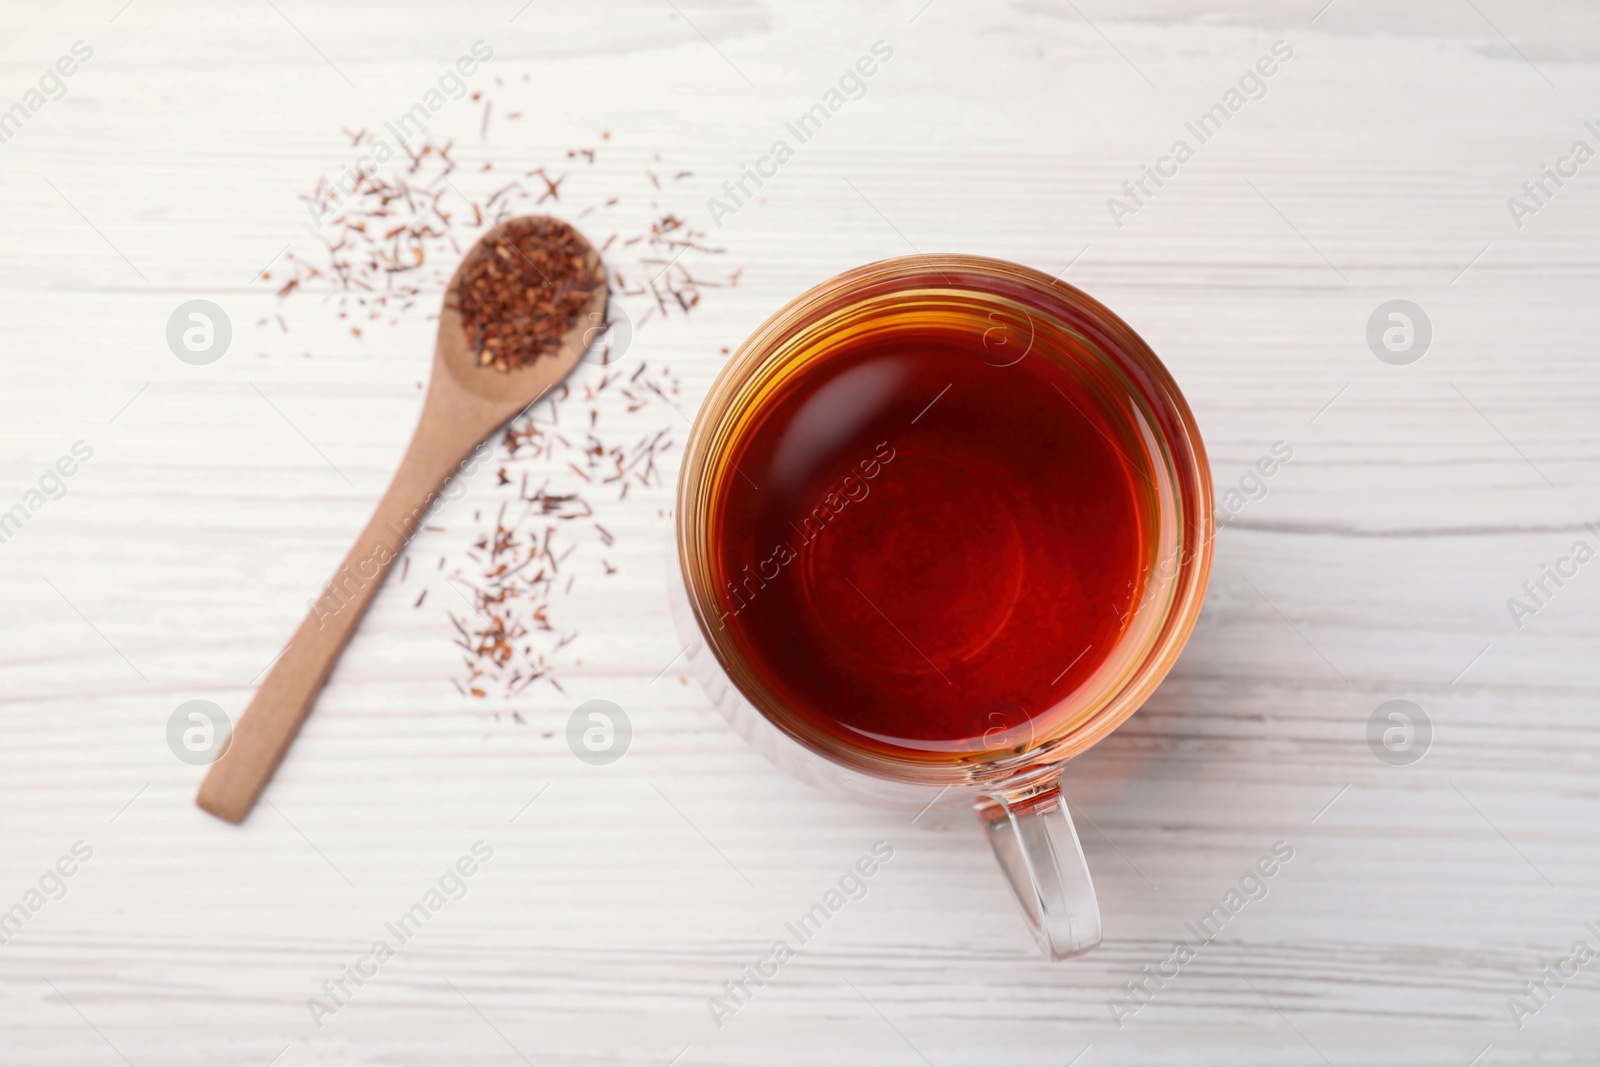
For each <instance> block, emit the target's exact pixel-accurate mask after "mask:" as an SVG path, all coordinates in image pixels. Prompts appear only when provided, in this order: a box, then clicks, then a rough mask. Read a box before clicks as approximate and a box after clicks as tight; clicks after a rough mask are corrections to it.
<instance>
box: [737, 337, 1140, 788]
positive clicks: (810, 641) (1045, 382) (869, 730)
mask: <svg viewBox="0 0 1600 1067" xmlns="http://www.w3.org/2000/svg"><path fill="white" fill-rule="evenodd" d="M993 340H994V339H993V338H986V337H985V335H984V333H983V332H982V331H981V330H979V329H975V328H970V327H968V328H953V327H952V326H951V325H950V324H948V323H944V324H934V325H929V326H927V327H925V328H919V327H917V326H915V325H914V324H913V325H910V326H908V325H905V324H904V323H902V324H901V325H900V326H899V327H897V328H894V329H888V330H884V329H877V330H862V331H860V333H859V335H858V337H856V338H854V339H848V340H846V341H845V342H843V343H839V342H837V341H835V342H834V343H833V345H832V347H831V348H830V349H829V351H828V353H827V354H826V355H825V356H823V357H821V358H817V359H813V360H811V361H810V362H809V363H806V364H805V365H804V366H803V367H802V368H801V369H799V370H797V371H795V372H794V373H793V374H792V375H791V376H790V377H789V378H788V379H787V380H785V381H783V382H782V383H781V384H780V385H779V386H778V387H776V388H773V389H771V390H769V391H768V393H767V394H766V396H765V398H764V399H763V400H762V401H761V407H760V410H759V411H757V412H756V413H755V414H754V416H753V417H751V418H750V419H749V420H748V421H747V422H746V423H745V426H746V429H744V430H743V431H741V433H740V435H738V436H736V437H735V438H734V440H733V441H732V442H731V444H730V447H729V448H728V449H727V454H726V456H725V457H723V459H722V462H725V463H731V464H733V465H735V466H736V473H735V474H733V475H732V476H730V477H728V478H727V479H725V480H724V481H723V483H722V484H724V485H726V486H727V488H726V490H725V491H724V492H723V493H722V495H721V497H720V499H718V500H716V501H714V503H713V514H712V515H711V517H710V533H711V542H710V543H711V550H712V561H713V565H714V567H715V570H716V576H715V580H716V583H717V587H718V589H719V590H720V591H721V597H720V599H721V603H720V604H719V605H718V606H717V612H718V618H716V619H714V620H712V623H711V624H712V625H714V626H726V627H727V628H729V629H730V630H731V631H732V635H733V637H734V640H735V643H736V646H737V647H738V649H739V650H740V652H741V654H742V655H743V657H744V658H745V660H746V661H747V663H748V665H749V666H750V668H751V669H752V670H753V671H754V673H755V674H756V675H757V676H758V677H759V678H760V680H761V683H762V684H763V685H765V686H766V687H767V688H768V689H769V690H770V692H771V693H772V694H773V695H774V696H775V697H776V699H777V700H778V701H779V702H781V703H782V704H783V705H785V706H786V707H787V709H788V710H789V711H790V712H791V713H793V714H795V715H799V716H801V717H803V718H804V719H806V720H808V721H809V722H810V723H811V724H812V725H813V726H815V727H816V728H818V729H821V730H823V731H825V732H826V733H828V734H831V735H832V736H834V737H836V738H837V739H838V740H840V741H843V742H844V743H846V744H848V745H851V746H854V747H858V748H866V749H868V750H873V751H878V752H882V753H886V754H899V755H913V758H921V759H927V758H934V759H940V758H961V754H970V753H975V752H981V751H993V750H996V749H1001V748H1007V747H1021V746H1025V745H1027V744H1029V743H1030V741H1031V735H1032V733H1033V732H1034V731H1036V730H1040V729H1044V728H1047V725H1048V724H1046V723H1044V722H1042V721H1040V720H1041V718H1042V717H1045V716H1047V715H1048V713H1049V712H1050V710H1051V709H1052V708H1053V707H1055V706H1056V705H1057V704H1058V703H1059V702H1060V701H1062V700H1064V699H1065V698H1066V697H1068V696H1069V695H1070V694H1072V692H1073V690H1074V689H1075V688H1076V687H1077V685H1078V684H1079V683H1080V682H1082V681H1083V680H1084V679H1086V678H1088V677H1089V675H1090V674H1091V673H1092V672H1093V671H1094V670H1095V668H1096V667H1097V666H1098V665H1099V664H1100V663H1101V662H1102V661H1103V660H1104V659H1105V658H1106V656H1107V655H1108V654H1109V653H1110V652H1111V650H1112V648H1113V647H1114V646H1115V645H1116V643H1117V640H1118V638H1119V635H1120V634H1121V632H1122V630H1123V627H1124V624H1125V622H1126V620H1127V619H1128V617H1129V616H1130V614H1131V612H1132V611H1133V606H1134V604H1135V602H1136V600H1137V597H1138V596H1139V592H1140V587H1141V584H1142V577H1143V574H1144V572H1145V570H1146V568H1147V567H1148V564H1149V561H1148V559H1147V558H1146V555H1147V547H1146V546H1147V545H1148V543H1149V542H1150V540H1151V530H1150V525H1151V521H1150V519H1149V518H1147V517H1143V516H1141V511H1140V509H1141V508H1142V507H1148V506H1150V504H1149V499H1148V495H1147V492H1145V491H1142V490H1147V489H1148V486H1147V485H1146V484H1145V483H1146V482H1148V480H1149V477H1150V476H1149V474H1148V473H1147V471H1146V470H1141V469H1138V468H1136V467H1134V466H1133V465H1132V464H1133V463H1134V462H1135V458H1134V457H1138V460H1140V461H1143V460H1144V459H1145V457H1144V453H1143V451H1142V450H1138V449H1136V448H1133V447H1129V446H1127V445H1126V444H1124V445H1118V444H1115V443H1113V442H1114V441H1123V442H1127V441H1128V440H1129V430H1128V427H1129V425H1130V424H1131V423H1130V420H1129V419H1128V418H1127V417H1126V415H1125V413H1123V412H1119V411H1118V410H1117V408H1116V405H1117V403H1118V401H1117V399H1116V398H1115V395H1114V391H1107V390H1105V389H1093V390H1091V389H1089V388H1087V387H1086V386H1082V385H1080V384H1079V381H1080V379H1082V378H1083V375H1081V374H1074V373H1073V372H1071V371H1070V370H1069V369H1065V368H1064V366H1063V363H1062V361H1063V360H1068V361H1070V360H1071V359H1073V358H1077V357H1074V356H1073V355H1072V354H1067V355H1062V354H1060V353H1056V354H1052V353H1043V352H1039V351H1029V352H1028V354H1027V355H1025V356H1024V357H1022V358H1020V359H1017V358H1016V357H1014V356H1011V355H1009V353H1012V352H1016V351H1019V350H1020V349H1021V346H1020V345H1019V344H1013V346H1012V347H1011V348H1005V347H1004V345H1001V346H996V345H994V344H992V341H993ZM1024 340H1026V338H1024ZM997 353H998V354H999V355H1002V356H1004V358H997ZM1004 363H1009V365H998V364H1004ZM1122 402H1123V403H1125V402H1126V401H1125V399H1124V400H1123V401H1122ZM941 754H944V755H941Z"/></svg>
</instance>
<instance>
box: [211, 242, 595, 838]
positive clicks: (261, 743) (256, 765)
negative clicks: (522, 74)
mask: <svg viewBox="0 0 1600 1067" xmlns="http://www.w3.org/2000/svg"><path fill="white" fill-rule="evenodd" d="M540 221H543V220H541V219H540V218H538V217H528V218H523V219H514V220H511V222H510V223H509V224H510V225H512V226H516V225H518V224H521V223H538V222H540ZM552 221H553V220H552ZM561 225H565V224H561ZM498 232H499V230H498V228H497V229H496V230H495V231H492V233H491V234H490V235H485V238H483V239H480V240H479V241H478V243H477V244H476V245H474V246H473V247H472V250H471V251H470V252H468V253H467V256H466V257H465V258H464V259H463V260H462V267H465V266H466V265H467V264H468V263H470V262H472V261H473V259H474V257H477V256H483V255H490V254H492V253H491V252H490V250H489V246H488V244H487V239H488V237H489V236H492V235H493V234H497V233H498ZM578 241H579V242H580V243H581V245H582V247H583V249H584V260H585V265H586V269H587V270H589V271H590V272H592V274H593V275H594V276H595V277H596V278H598V279H599V284H598V286H597V287H596V288H595V290H594V292H593V293H592V294H591V295H590V297H589V302H588V303H587V304H586V305H585V306H584V308H583V310H582V311H581V312H580V313H579V315H578V317H577V318H576V319H575V320H574V324H573V326H572V328H571V329H569V330H568V331H567V333H566V335H565V336H564V337H563V338H562V340H561V348H560V350H559V351H558V352H555V353H553V354H547V355H545V356H543V357H541V358H539V359H537V360H535V361H533V362H532V363H530V364H529V365H527V366H525V367H523V368H521V369H519V370H512V371H500V370H497V369H495V368H494V367H485V366H479V365H478V360H477V358H476V353H475V352H473V351H472V350H471V349H470V348H469V347H468V343H467V335H466V331H465V329H463V327H462V321H461V313H460V311H459V310H458V301H456V300H455V299H453V297H454V296H455V293H456V287H457V286H458V285H459V284H460V282H461V272H462V267H457V268H456V273H455V276H454V277H452V278H451V279H450V287H449V288H448V289H447V290H446V291H445V299H444V306H443V308H442V309H441V310H440V312H439V339H438V342H437V344H436V345H435V346H434V352H433V373H432V376H431V377H430V379H429V381H428V395H427V399H426V400H425V401H424V403H423V406H422V418H421V420H420V421H419V422H418V423H417V430H416V433H415V434H414V435H413V436H412V438H411V444H410V446H409V447H408V448H407V449H406V454H405V458H404V459H403V460H401V461H400V469H399V470H398V471H396V472H395V475H394V480H393V481H391V482H390V483H389V489H388V491H387V492H385V493H384V494H383V499H382V500H380V501H379V502H378V508H377V510H376V511H375V512H374V513H373V515H372V519H371V521H369V522H368V523H367V528H366V529H365V530H363V531H362V532H361V536H360V537H359V538H357V539H356V543H355V545H354V547H352V548H351V549H350V554H349V555H347V556H345V558H344V565H343V566H341V567H340V568H339V569H338V570H337V571H336V572H335V573H334V577H333V582H332V585H331V589H330V590H328V591H325V592H324V595H323V596H322V597H321V598H320V599H319V600H318V601H317V603H316V605H315V606H314V607H313V608H312V611H311V613H310V614H309V615H307V616H306V619H305V621H304V622H302V623H301V624H300V628H299V629H298V630H296V631H295V633H294V637H293V638H292V639H291V640H290V642H289V644H288V646H287V647H286V648H285V650H284V652H283V655H282V656H281V657H280V658H279V659H278V661H277V663H275V664H274V665H273V667H272V671H271V673H269V674H268V675H267V679H266V681H264V682H262V683H261V688H260V689H258V690H256V695H255V698H254V699H253V700H251V701H250V706H249V707H248V708H246V709H245V713H244V717H243V718H242V719H240V720H239V723H238V725H237V726H236V727H235V729H234V732H233V738H232V740H231V741H230V743H229V745H228V749H227V751H226V752H225V753H224V754H223V756H222V758H221V759H219V760H217V762H216V763H214V764H212V766H211V771H210V773H208V774H207V775H206V780H205V782H204V783H202V784H201V786H200V793H199V795H198V796H197V797H196V798H195V802H196V803H198V804H199V805H200V807H202V808H204V809H205V810H206V811H209V812H210V813H211V814H213V815H215V816H217V817H219V818H222V819H226V820H228V821H229V822H234V823H237V822H242V821H244V817H245V816H246V815H249V814H250V809H251V808H252V807H254V806H255V802H256V798H257V797H258V796H260V794H261V790H262V789H263V788H265V787H266V784H267V783H268V782H269V781H270V780H271V779H272V774H273V772H274V771H276V770H277V769H278V763H279V762H280V761H281V760H282V759H283V757H284V754H285V753H286V752H287V751H288V750H289V745H290V744H291V743H292V742H293V741H294V736H295V734H296V733H297V732H298V731H299V729H300V724H301V723H302V722H304V721H305V717H306V715H307V714H309V713H310V711H311V707H312V705H313V704H314V703H315V702H316V699H317V693H318V692H320V691H321V689H322V685H323V683H324V682H326V681H327V679H328V674H329V673H330V672H331V671H332V670H333V665H334V663H336V662H337V661H338V659H339V655H340V653H342V652H343V651H344V646H345V645H346V644H347V643H348V642H349V640H350V635H351V634H353V633H354V632H355V629H356V625H357V624H358V623H359V622H360V621H361V616H362V615H364V614H366V611H367V606H368V605H369V604H371V603H372V598H373V597H374V596H375V595H376V594H377V592H378V587H379V586H381V585H382V584H383V579H384V576H385V575H386V574H387V573H388V571H389V565H390V564H391V563H393V561H394V560H396V559H398V558H399V556H400V553H401V552H402V551H403V550H404V548H405V543H406V541H407V540H408V539H409V538H410V536H411V534H412V532H413V531H414V530H416V528H417V527H418V526H420V525H422V522H423V519H424V517H425V516H426V515H427V512H428V509H429V508H430V507H431V506H432V505H433V503H434V501H435V500H436V499H437V498H438V492H439V489H440V488H441V487H442V486H443V485H444V482H445V479H447V478H448V477H449V476H450V475H451V474H452V473H453V472H455V471H456V470H457V468H458V467H459V466H460V465H461V464H462V462H463V460H465V459H466V457H467V456H468V454H470V453H471V452H472V451H473V450H474V449H475V448H476V447H477V445H478V444H479V443H480V442H481V441H483V440H484V439H485V438H486V437H487V436H489V435H490V434H491V433H493V432H494V431H495V430H497V429H498V428H499V427H501V426H502V425H504V424H505V423H506V422H507V421H508V420H509V419H511V418H512V416H514V415H516V414H518V413H519V412H521V411H524V410H526V409H527V408H528V407H529V406H530V405H531V404H533V403H534V402H535V401H537V400H538V399H539V398H540V397H542V396H544V394H545V393H547V392H548V391H549V390H550V389H551V388H553V387H554V386H555V385H556V384H558V383H559V382H560V381H561V379H563V378H565V377H566V376H567V374H568V372H569V371H571V370H572V368H573V367H574V366H576V365H577V362H578V360H579V358H580V357H582V355H583V353H584V351H585V350H586V349H587V348H588V347H589V342H590V341H591V340H592V339H593V338H594V337H595V336H596V335H597V334H598V333H599V332H600V330H601V329H602V324H603V323H604V321H605V310H606V300H607V297H608V296H609V287H608V285H607V284H606V281H605V271H604V269H603V268H602V267H601V264H600V254H599V253H598V252H596V251H595V250H594V248H593V246H591V245H590V244H589V243H588V242H587V241H585V240H584V239H583V237H582V236H581V235H579V236H578Z"/></svg>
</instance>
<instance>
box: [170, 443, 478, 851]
mask: <svg viewBox="0 0 1600 1067" xmlns="http://www.w3.org/2000/svg"><path fill="white" fill-rule="evenodd" d="M440 422H441V420H438V419H429V418H427V417H426V416H425V417H424V418H423V420H422V422H421V423H420V424H419V426H418V427H417V433H416V436H415V437H413V438H412V440H411V445H410V447H409V448H407V450H406V456H405V459H404V460H402V461H401V463H400V469H399V470H398V471H396V472H395V476H394V480H393V481H391V482H390V483H389V488H388V490H387V491H386V492H385V493H384V495H383V499H382V500H380V501H379V502H378V507H377V510H376V511H374V512H373V515H372V519H371V520H370V521H369V522H368V523H367V527H366V529H365V530H363V531H362V532H361V536H360V537H358V538H357V539H356V542H355V544H354V545H353V546H352V547H351V549H350V552H349V554H348V555H346V556H345V558H344V563H343V564H342V565H341V566H340V567H339V569H338V570H337V571H335V572H334V575H333V578H332V580H331V581H329V583H328V584H327V585H326V586H324V588H323V590H322V593H321V595H320V596H318V597H317V599H316V600H315V601H313V602H312V604H311V610H310V611H309V612H308V613H307V615H306V617H305V620H304V621H303V622H301V623H300V628H299V629H297V630H296V631H295V632H294V636H293V637H292V638H290V640H289V644H288V645H286V646H285V647H284V650H283V652H282V654H281V655H280V656H279V658H278V660H277V662H276V663H274V664H273V665H272V669H271V670H270V671H269V672H268V673H267V677H266V680H265V681H264V682H262V683H261V688H259V689H257V690H256V694H255V696H254V698H252V699H251V701H250V706H249V707H247V708H246V709H245V712H244V717H243V718H241V719H240V720H239V722H238V725H237V726H236V727H235V728H234V732H233V737H232V739H231V740H230V742H229V744H228V748H227V751H226V752H224V753H223V755H222V758H221V759H219V760H217V762H216V763H214V764H212V766H211V770H210V772H209V773H207V775H206V779H205V781H204V783H202V784H201V786H200V793H199V795H198V796H197V797H196V798H195V802H196V803H197V804H199V805H200V807H201V808H203V809H204V810H206V811H208V812H210V813H211V814H213V815H215V816H217V817H218V818H221V819H226V820H227V821H228V822H232V823H238V822H243V821H244V818H245V816H247V815H249V814H250V809H251V808H252V807H254V806H255V803H256V798H257V797H258V796H260V794H261V790H262V789H264V788H266V785H267V783H268V782H269V781H271V780H272V775H273V772H274V771H276V770H277V769H278V764H279V762H280V761H282V759H283V756H284V753H286V752H287V751H288V750H289V745H290V744H291V743H292V742H293V741H294V738H295V734H296V733H298V732H299V730H300V724H301V723H302V722H304V721H305V717H306V716H307V715H308V714H309V713H310V711H311V708H312V705H313V704H315V703H316V699H317V694H318V693H319V692H320V691H321V690H322V686H323V683H324V682H326V681H327V680H328V675H329V674H330V673H331V672H332V671H333V666H334V664H335V663H337V662H338V660H339V655H340V654H341V653H342V652H343V651H344V647H345V645H346V644H348V643H349V641H350V636H351V635H352V634H353V633H355V629H356V625H357V624H358V623H360V621H361V617H362V616H363V615H365V614H366V611H367V607H368V605H370V604H371V603H372V599H373V597H374V596H375V595H376V594H377V592H378V588H379V587H380V586H381V585H382V584H383V579H384V576H385V575H387V574H388V572H389V567H390V565H391V564H392V563H393V562H394V561H395V560H396V559H397V558H399V556H400V554H401V552H403V551H404V550H405V544H406V541H407V540H408V539H409V538H410V537H411V534H412V533H413V532H414V531H415V530H416V529H417V528H418V527H420V526H421V525H422V524H423V523H424V522H425V521H426V516H427V514H428V512H429V511H430V510H431V508H432V507H433V505H434V503H435V501H437V500H438V499H439V492H438V491H439V489H440V487H441V486H442V485H443V483H444V481H445V479H446V478H447V477H449V475H450V474H451V473H452V471H454V470H455V469H456V464H457V462H458V461H459V460H460V459H461V457H462V456H463V455H464V454H466V453H467V452H468V450H469V449H471V448H472V446H474V445H476V444H477V443H478V441H479V439H480V438H481V434H478V435H477V436H470V435H464V434H461V433H460V432H459V431H460V430H461V429H463V427H459V426H458V427H456V428H455V429H456V432H454V433H449V432H441V430H440ZM491 428H492V427H491Z"/></svg>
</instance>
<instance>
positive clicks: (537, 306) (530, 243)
mask: <svg viewBox="0 0 1600 1067" xmlns="http://www.w3.org/2000/svg"><path fill="white" fill-rule="evenodd" d="M587 247H588V246H587V245H586V244H585V243H584V241H583V239H582V238H581V237H579V236H578V235H577V232H576V231H574V230H573V228H572V227H571V226H568V225H567V224H566V223H564V222H561V221H559V220H557V219H552V218H544V217H541V218H532V219H514V220H512V221H510V222H507V223H505V224H504V225H502V226H500V227H499V228H498V230H497V231H496V232H494V233H492V234H491V235H489V236H488V237H486V238H485V239H484V251H483V252H482V254H480V255H475V256H473V257H471V258H470V259H469V260H468V261H467V262H466V263H465V264H464V265H463V266H462V268H461V281H460V285H459V286H458V287H457V296H456V302H457V308H456V309H457V310H458V311H460V312H461V322H462V326H463V327H464V328H465V330H466V334H467V344H468V345H469V346H470V347H471V348H472V349H473V350H474V351H475V352H476V353H477V357H478V365H479V366H481V367H493V368H494V369H496V370H498V371H513V370H519V369H521V368H522V367H526V366H527V365H528V364H530V363H532V362H534V361H535V360H537V359H540V358H542V357H544V356H547V355H551V354H553V353H554V352H555V351H556V350H557V349H558V348H559V347H560V345H561V339H562V337H563V336H564V335H565V334H566V332H567V331H568V330H570V329H571V328H572V326H573V325H574V322H575V321H576V319H577V317H578V314H579V313H580V312H581V311H582V310H583V306H584V304H585V303H587V302H588V299H589V295H590V293H592V292H593V291H594V289H595V288H596V287H597V286H598V285H599V284H600V282H601V277H602V276H601V273H600V272H601V270H602V269H603V268H602V267H600V266H599V265H598V264H595V265H593V266H591V265H590V263H589V262H587V261H586V260H585V258H584V251H585V249H586V248H587Z"/></svg>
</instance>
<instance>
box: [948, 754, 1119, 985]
mask: <svg viewBox="0 0 1600 1067" xmlns="http://www.w3.org/2000/svg"><path fill="white" fill-rule="evenodd" d="M978 818H979V820H980V821H981V822H982V823H983V832H984V834H986V835H987V836H988V838H989V844H991V845H993V846H994V854H995V856H996V857H997V858H998V859H999V860H1000V866H1001V868H1003V869H1004V870H1005V872H1006V877H1007V878H1008V879H1009V880H1010V882H1011V888H1012V889H1013V890H1015V891H1016V894H1017V902H1018V903H1020V904H1021V905H1022V914H1023V916H1024V917H1025V918H1026V919H1027V920H1028V925H1029V927H1031V928H1032V930H1033V937H1034V940H1035V941H1037V942H1038V943H1039V948H1040V949H1042V950H1043V951H1044V954H1045V956H1046V957H1047V958H1049V959H1051V960H1068V959H1071V958H1073V957H1074V956H1081V955H1083V954H1084V953H1085V952H1088V951H1089V950H1090V949H1092V948H1094V947H1095V946H1096V945H1098V944H1100V902H1099V901H1098V900H1097V899H1095V895H1094V883H1093V882H1092V881H1090V879H1089V864H1088V863H1087V862H1086V861H1085V860H1084V858H1083V846H1081V845H1080V844H1078V832H1077V830H1075V829H1074V828H1073V826H1072V815H1071V813H1070V812H1069V811H1068V810H1067V802H1066V800H1065V799H1063V798H1062V796H1061V787H1060V785H1059V783H1057V782H1051V783H1050V784H1049V785H1047V786H1042V787H1041V786H1034V787H1031V788H1029V789H1028V790H1025V791H1022V790H1019V791H1017V792H1015V793H1008V794H1001V795H998V796H992V797H985V798H983V800H981V801H980V802H979V803H978Z"/></svg>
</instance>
